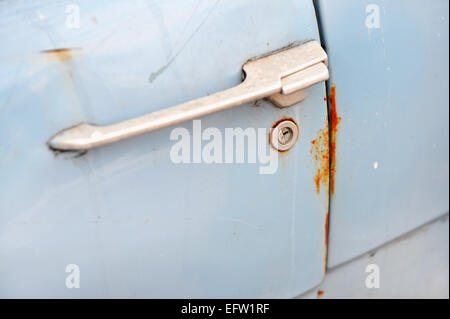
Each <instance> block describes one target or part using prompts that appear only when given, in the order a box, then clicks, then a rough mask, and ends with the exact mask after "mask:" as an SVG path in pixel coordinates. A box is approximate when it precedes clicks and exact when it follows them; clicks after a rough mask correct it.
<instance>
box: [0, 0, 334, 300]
mask: <svg viewBox="0 0 450 319" xmlns="http://www.w3.org/2000/svg"><path fill="white" fill-rule="evenodd" d="M70 4H72V2H70V1H55V2H44V1H34V2H33V3H30V2H14V3H10V2H3V3H1V4H0V39H1V43H2V49H1V50H0V70H2V71H1V72H2V76H1V77H0V114H1V115H0V167H1V169H0V174H1V176H0V190H1V192H0V282H1V284H0V296H2V297H138V298H140V297H190V298H194V297H293V296H295V295H297V294H299V293H301V292H303V291H305V290H307V289H309V288H311V287H313V286H314V285H316V284H318V283H319V282H320V280H321V279H322V276H323V274H324V268H325V256H326V243H325V225H326V218H327V211H328V207H327V206H328V178H327V177H325V178H322V179H321V183H322V184H321V185H319V187H320V191H319V192H318V190H317V185H316V182H315V180H317V173H318V171H317V169H318V167H320V163H317V162H316V161H315V159H314V149H311V141H313V140H316V139H317V138H318V136H319V135H320V134H325V136H326V135H327V132H328V131H327V108H326V103H325V101H324V96H325V88H324V85H323V84H321V85H316V86H315V87H313V88H311V89H310V90H309V91H308V97H307V99H306V100H304V101H303V102H302V103H299V104H297V105H295V106H292V107H290V108H286V109H279V108H275V107H273V106H272V105H271V104H269V103H267V102H265V101H258V102H257V104H258V105H259V106H258V107H254V106H252V105H244V106H241V107H238V108H235V109H231V110H227V111H224V112H221V113H218V114H214V115H210V116H207V117H204V118H202V119H201V120H202V122H201V124H202V127H203V128H207V127H217V128H219V129H220V130H221V131H222V132H223V131H224V128H235V127H241V128H244V129H245V128H247V127H262V128H270V127H271V126H272V125H273V124H274V123H275V122H276V121H278V120H279V119H281V118H283V117H292V118H294V119H295V120H296V121H297V123H298V124H299V126H300V138H299V140H298V142H297V143H296V145H295V146H294V148H293V149H291V150H290V151H289V152H287V153H285V154H282V155H280V156H279V163H278V171H277V172H276V173H275V174H273V175H260V174H259V173H258V165H257V164H251V163H250V164H239V165H231V164H215V165H213V164H210V165H207V164H174V163H172V162H171V161H170V158H169V152H170V148H171V146H172V145H173V143H174V142H173V141H170V140H169V135H170V132H171V130H172V128H170V129H164V130H161V131H158V132H154V133H151V134H146V135H143V136H139V137H136V138H133V139H130V140H126V141H122V142H119V143H116V144H113V145H109V146H105V147H102V148H99V149H95V150H91V151H88V152H87V153H86V154H82V155H81V156H77V157H74V156H70V155H67V154H56V155H55V154H54V153H53V152H52V151H50V150H49V149H48V147H47V145H46V142H47V141H48V139H49V138H50V137H51V136H52V135H53V134H55V133H56V132H58V131H60V130H61V129H64V128H66V127H69V126H71V125H75V124H77V123H79V122H89V123H96V124H107V123H112V122H115V121H121V120H125V119H128V118H131V117H134V116H138V115H141V114H145V113H148V112H151V111H154V110H158V109H162V108H165V107H168V106H171V105H174V104H177V103H180V102H183V101H188V100H190V99H194V98H197V97H200V96H203V95H206V94H209V93H213V92H215V91H218V90H222V89H225V88H228V87H232V86H234V85H236V84H238V83H239V82H240V80H241V67H242V64H243V63H244V62H245V61H247V60H248V59H249V58H252V57H254V56H257V55H260V54H265V53H267V52H270V51H272V50H275V49H279V48H281V47H283V46H286V45H288V44H289V43H291V42H293V41H304V40H312V39H316V40H319V34H318V30H317V22H316V17H315V14H314V8H313V6H312V3H311V2H310V1H300V0H296V1H288V0H286V1H277V2H274V1H260V0H258V1H256V0H254V1H216V2H213V1H200V2H197V1H186V0H183V1H175V0H173V1H150V2H144V1H134V2H130V1H115V2H109V1H95V2H92V1H78V2H77V4H78V6H79V13H80V28H68V27H67V25H66V23H67V21H66V19H67V17H68V13H67V12H66V9H67V5H70ZM69 11H70V10H69ZM181 127H185V128H187V129H188V130H189V131H190V132H191V133H192V122H188V123H185V124H183V125H181ZM318 134H319V135H318ZM322 152H324V154H322V155H324V156H325V155H327V154H328V145H327V143H324V149H323V150H322ZM318 165H319V166H318ZM68 264H77V265H79V267H80V288H79V289H67V288H66V286H65V279H66V277H67V275H68V274H67V273H66V272H65V267H66V265H68Z"/></svg>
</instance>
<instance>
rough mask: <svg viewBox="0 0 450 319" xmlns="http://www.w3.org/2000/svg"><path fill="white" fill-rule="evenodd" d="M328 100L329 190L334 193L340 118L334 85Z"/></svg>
mask: <svg viewBox="0 0 450 319" xmlns="http://www.w3.org/2000/svg"><path fill="white" fill-rule="evenodd" d="M328 101H329V115H330V190H331V194H332V195H333V194H334V181H335V174H336V143H337V132H338V129H339V123H340V122H341V118H340V117H339V116H338V114H337V108H336V86H332V87H331V88H330V95H329V96H328Z"/></svg>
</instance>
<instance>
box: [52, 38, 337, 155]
mask: <svg viewBox="0 0 450 319" xmlns="http://www.w3.org/2000/svg"><path fill="white" fill-rule="evenodd" d="M243 70H244V72H245V79H244V81H243V82H242V83H241V84H239V85H237V86H235V87H233V88H230V89H227V90H225V91H221V92H217V93H215V94H212V95H208V96H205V97H202V98H199V99H196V100H193V101H189V102H186V103H182V104H179V105H176V106H172V107H170V108H167V109H163V110H160V111H156V112H153V113H149V114H147V115H143V116H140V117H136V118H133V119H129V120H126V121H123V122H119V123H115V124H111V125H106V126H97V125H91V124H86V123H82V124H78V125H76V126H73V127H70V128H68V129H65V130H63V131H61V132H59V133H57V134H56V135H54V136H53V137H52V138H51V139H50V141H49V146H50V148H52V149H55V150H62V151H68V150H87V149H91V148H94V147H98V146H102V145H106V144H110V143H113V142H117V141H120V140H123V139H127V138H130V137H133V136H136V135H140V134H144V133H147V132H151V131H155V130H158V129H161V128H164V127H168V126H171V125H174V124H178V123H181V122H184V121H187V120H192V119H195V118H198V117H201V116H204V115H207V114H211V113H215V112H218V111H221V110H225V109H228V108H231V107H234V106H237V105H240V104H244V103H248V102H252V101H256V100H258V99H262V98H269V99H271V98H274V100H276V97H277V96H278V97H283V96H284V97H286V96H287V97H288V96H290V95H292V96H294V95H295V94H296V93H298V92H301V91H302V90H303V89H305V88H307V87H309V86H312V85H314V84H316V83H319V82H321V81H325V80H327V79H328V76H329V75H328V68H327V54H326V53H325V51H324V50H323V49H322V47H321V46H320V44H319V43H318V42H316V41H310V42H307V43H304V44H302V45H299V46H295V47H290V48H288V49H285V50H281V51H278V52H276V53H273V54H270V55H267V56H264V57H261V58H258V59H255V60H250V61H248V62H246V63H245V64H244V65H243ZM299 100H301V98H298V97H297V100H296V101H295V102H299ZM290 104H294V103H290ZM286 105H288V104H286ZM286 105H285V106H286Z"/></svg>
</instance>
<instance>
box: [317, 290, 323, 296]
mask: <svg viewBox="0 0 450 319" xmlns="http://www.w3.org/2000/svg"><path fill="white" fill-rule="evenodd" d="M324 293H325V291H323V290H318V291H317V296H319V297H320V296H323V294H324Z"/></svg>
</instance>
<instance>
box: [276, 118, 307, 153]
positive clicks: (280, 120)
mask: <svg viewBox="0 0 450 319" xmlns="http://www.w3.org/2000/svg"><path fill="white" fill-rule="evenodd" d="M283 121H291V122H292V123H294V124H295V126H297V128H298V124H297V122H296V121H295V120H294V119H293V118H292V117H282V118H281V119H279V120H278V121H276V122H275V123H273V125H272V129H275V127H276V126H277V125H278V124H280V123H281V122H283ZM298 132H299V133H298V138H300V128H298ZM271 133H272V130H269V146H270V147H272V148H273V149H275V148H274V147H273V145H272V141H271V139H272V137H271V135H272V134H271ZM277 151H278V152H279V153H286V152H288V151H289V150H285V151H280V150H277Z"/></svg>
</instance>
